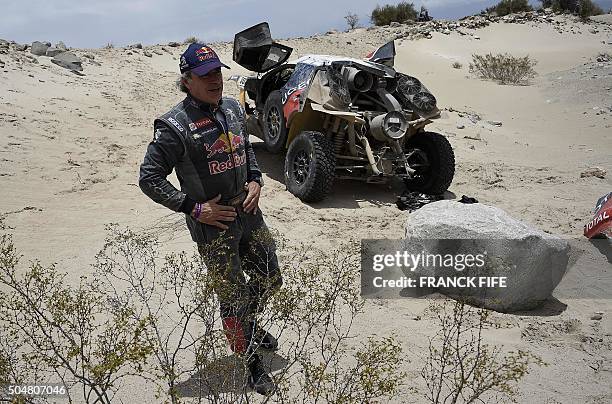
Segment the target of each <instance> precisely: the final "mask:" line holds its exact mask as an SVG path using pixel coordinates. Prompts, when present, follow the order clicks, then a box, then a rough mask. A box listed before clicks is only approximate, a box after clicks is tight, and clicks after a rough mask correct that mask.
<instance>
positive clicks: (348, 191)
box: [253, 141, 456, 209]
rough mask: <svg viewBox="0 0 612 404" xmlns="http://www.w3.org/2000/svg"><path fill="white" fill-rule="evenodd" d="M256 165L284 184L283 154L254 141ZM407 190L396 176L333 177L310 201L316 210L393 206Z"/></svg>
mask: <svg viewBox="0 0 612 404" xmlns="http://www.w3.org/2000/svg"><path fill="white" fill-rule="evenodd" d="M253 150H255V154H256V155H257V162H258V163H259V168H260V169H261V170H262V172H264V173H265V174H267V175H268V177H270V178H272V179H273V180H275V181H278V182H280V183H281V184H284V183H285V174H284V170H285V154H284V153H279V154H274V153H270V152H268V151H267V150H266V148H265V146H264V144H263V142H260V141H255V142H253ZM405 190H406V188H405V187H404V184H403V183H402V182H401V181H400V180H398V179H392V180H391V181H389V183H387V184H368V183H366V182H364V181H359V180H345V179H341V180H336V181H335V182H334V187H333V190H332V192H331V193H330V194H329V195H328V196H327V197H326V198H325V199H324V200H323V201H321V202H317V203H309V204H308V205H309V206H311V207H313V208H315V209H328V208H345V209H346V208H349V209H359V208H360V206H359V202H369V203H371V204H372V205H374V206H384V205H393V204H395V202H396V201H397V198H398V197H399V196H400V195H401V194H402V193H403V192H404V191H405ZM455 198H456V196H455V194H453V193H452V192H448V191H447V192H446V193H445V194H444V199H455Z"/></svg>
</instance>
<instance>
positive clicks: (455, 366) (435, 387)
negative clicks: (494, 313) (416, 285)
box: [421, 301, 545, 404]
mask: <svg viewBox="0 0 612 404" xmlns="http://www.w3.org/2000/svg"><path fill="white" fill-rule="evenodd" d="M430 310H432V311H433V312H434V313H435V315H436V317H437V319H438V324H439V327H440V328H439V331H438V333H437V334H436V335H435V336H434V337H433V338H430V339H429V349H428V355H427V357H426V358H425V366H424V367H423V369H422V370H421V377H423V379H424V380H425V384H426V386H427V391H426V393H425V398H426V399H427V401H429V402H431V403H433V404H441V403H457V402H460V403H485V402H487V403H488V402H500V401H504V402H505V401H508V399H510V400H512V399H514V396H515V394H516V383H517V382H518V381H520V380H521V379H522V378H523V377H524V376H525V375H526V374H527V373H528V372H529V365H530V364H536V365H545V363H544V362H543V361H542V360H541V359H540V358H539V357H537V356H535V355H533V354H530V353H529V352H525V351H520V350H519V351H511V352H507V353H505V354H503V353H502V350H501V348H500V347H499V346H491V345H488V344H485V343H484V342H483V337H482V331H483V330H484V329H485V328H486V327H487V326H489V325H490V323H489V320H488V316H489V312H488V311H487V310H485V309H475V308H472V307H470V306H468V305H467V304H465V303H464V302H462V301H456V302H454V303H453V304H449V303H444V304H436V303H434V304H432V305H431V306H430Z"/></svg>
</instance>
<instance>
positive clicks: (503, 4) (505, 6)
mask: <svg viewBox="0 0 612 404" xmlns="http://www.w3.org/2000/svg"><path fill="white" fill-rule="evenodd" d="M523 11H533V8H531V6H530V5H529V1H528V0H501V1H500V2H499V3H497V4H496V5H494V6H492V7H489V8H487V13H493V12H495V13H496V14H497V15H498V16H504V15H508V14H512V13H520V12H523Z"/></svg>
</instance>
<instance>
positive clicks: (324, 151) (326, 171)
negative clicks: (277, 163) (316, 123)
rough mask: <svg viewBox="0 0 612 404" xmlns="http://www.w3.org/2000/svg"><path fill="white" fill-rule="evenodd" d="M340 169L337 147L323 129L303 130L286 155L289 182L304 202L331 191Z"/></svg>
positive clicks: (317, 199) (296, 194) (293, 192)
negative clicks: (318, 130)
mask: <svg viewBox="0 0 612 404" xmlns="http://www.w3.org/2000/svg"><path fill="white" fill-rule="evenodd" d="M335 169H336V158H335V156H334V149H333V146H332V144H331V143H330V141H329V140H327V138H326V137H325V135H323V134H322V133H319V132H312V131H306V132H302V133H300V134H299V135H298V136H297V137H296V138H295V139H294V140H293V141H292V142H291V145H289V150H287V156H286V157H285V185H286V186H287V189H288V190H289V192H291V193H292V194H293V195H295V196H297V197H298V198H300V199H301V200H302V201H304V202H317V201H320V200H322V199H324V198H325V197H326V196H327V195H328V194H329V192H330V191H331V188H332V185H333V182H334V175H335V174H334V172H335Z"/></svg>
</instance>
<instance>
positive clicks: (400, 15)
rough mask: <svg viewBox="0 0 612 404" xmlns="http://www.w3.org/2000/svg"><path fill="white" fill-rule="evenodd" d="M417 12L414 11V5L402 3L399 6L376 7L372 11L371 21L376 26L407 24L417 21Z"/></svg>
mask: <svg viewBox="0 0 612 404" xmlns="http://www.w3.org/2000/svg"><path fill="white" fill-rule="evenodd" d="M416 16H417V12H416V10H415V9H414V4H412V3H408V2H405V1H403V2H401V3H398V4H397V5H391V4H386V5H384V6H376V8H375V9H374V10H372V14H371V15H370V20H371V21H372V23H373V24H374V25H378V26H381V25H389V24H391V23H392V22H400V23H403V22H406V21H414V20H415V19H416Z"/></svg>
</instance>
